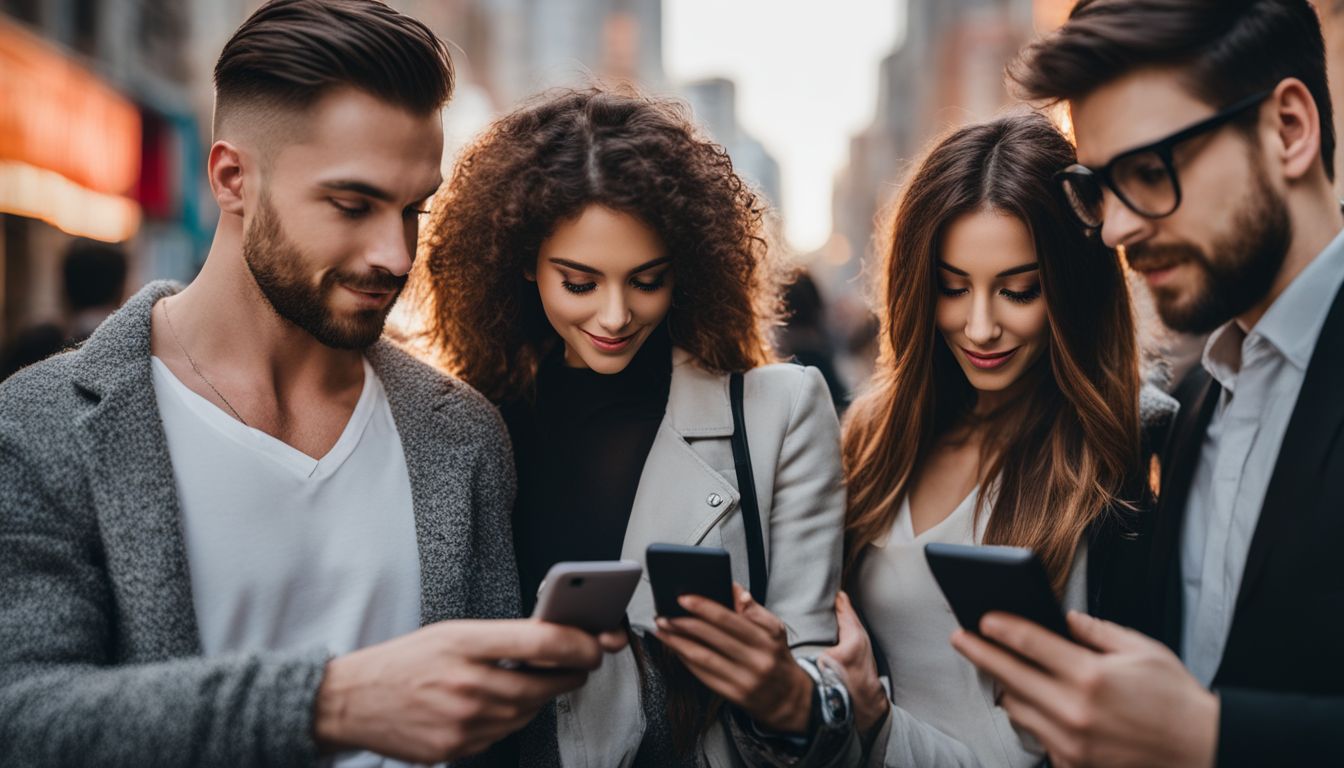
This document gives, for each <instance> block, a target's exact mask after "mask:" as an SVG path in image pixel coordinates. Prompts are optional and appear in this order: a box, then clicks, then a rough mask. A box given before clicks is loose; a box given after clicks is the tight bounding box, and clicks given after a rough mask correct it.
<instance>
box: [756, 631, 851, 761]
mask: <svg viewBox="0 0 1344 768" xmlns="http://www.w3.org/2000/svg"><path fill="white" fill-rule="evenodd" d="M794 661H796V662H798V666H800V667H802V668H803V671H804V672H805V673H807V676H808V677H809V678H811V679H812V708H811V712H810V714H809V715H808V721H807V730H806V732H804V733H802V734H782V733H767V732H765V731H763V730H762V729H761V728H759V727H757V726H756V724H755V723H753V722H751V721H750V718H748V717H746V715H745V713H743V712H741V710H740V709H738V708H737V707H732V708H731V709H730V711H731V712H732V713H733V717H732V721H733V723H734V725H735V726H736V727H737V729H738V730H741V731H744V732H747V733H750V734H751V735H752V737H753V738H752V739H751V740H749V741H748V742H746V743H744V744H739V749H741V750H742V751H743V752H744V755H743V756H744V757H748V759H747V763H748V764H749V765H774V766H791V765H797V764H798V763H800V762H801V761H803V759H804V758H805V757H806V756H808V755H813V754H822V755H831V754H835V753H837V752H838V751H839V750H840V749H841V748H842V747H843V746H844V745H845V742H846V741H847V740H848V739H849V735H850V730H851V727H850V726H851V724H852V723H853V719H854V715H853V709H852V707H851V706H850V699H849V689H848V688H847V687H845V680H844V671H843V670H840V669H838V667H837V666H836V665H835V662H834V661H831V659H830V658H828V657H826V656H821V657H811V658H808V657H795V659H794ZM748 753H749V754H748Z"/></svg>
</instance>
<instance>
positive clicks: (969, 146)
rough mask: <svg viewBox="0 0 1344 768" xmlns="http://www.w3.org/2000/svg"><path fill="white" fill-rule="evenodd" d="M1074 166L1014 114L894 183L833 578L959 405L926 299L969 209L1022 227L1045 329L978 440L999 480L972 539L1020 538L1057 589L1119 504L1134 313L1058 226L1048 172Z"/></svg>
mask: <svg viewBox="0 0 1344 768" xmlns="http://www.w3.org/2000/svg"><path fill="white" fill-rule="evenodd" d="M1073 162H1075V160H1074V151H1073V147H1072V146H1070V144H1069V142H1068V141H1067V140H1066V139H1065V138H1064V137H1063V136H1062V135H1061V134H1060V133H1059V132H1058V131H1057V130H1056V129H1055V128H1054V126H1053V125H1051V124H1050V122H1049V121H1048V120H1047V119H1046V118H1045V117H1043V116H1041V115H1039V114H1034V113H1033V114H1028V115H1015V116H1010V117H1004V118H1001V119H998V120H995V121H993V122H990V123H986V124H981V125H974V126H970V127H966V128H962V129H960V130H957V131H955V132H954V133H952V134H950V135H949V136H947V137H945V138H943V139H942V140H941V141H939V142H938V143H937V144H936V145H935V146H934V147H933V149H932V150H931V151H930V152H929V154H928V155H927V157H925V159H924V160H923V162H922V163H921V164H920V165H919V167H918V168H917V169H916V170H915V172H914V174H913V175H912V176H911V178H910V180H909V181H908V183H907V184H906V185H905V188H904V190H903V192H902V194H901V196H900V199H899V201H898V203H897V205H896V207H895V215H894V219H893V221H892V223H891V225H890V228H889V230H888V231H889V233H890V234H889V237H890V243H889V250H888V252H887V257H886V260H885V264H884V270H883V274H882V279H883V283H882V286H881V290H882V296H883V301H882V311H881V321H882V334H881V340H880V342H881V352H880V355H879V360H878V365H877V371H876V373H875V374H874V377H873V381H872V383H871V386H870V388H869V390H868V391H867V392H866V393H865V394H864V395H863V396H862V397H861V398H860V399H859V400H858V402H857V403H856V404H855V405H854V406H853V408H852V409H851V410H850V412H849V414H848V417H847V419H846V423H845V430H844V440H843V453H844V461H845V477H846V481H847V482H848V490H849V496H848V511H847V514H846V523H845V533H846V536H845V539H846V556H845V563H846V571H847V573H850V574H852V572H853V567H854V566H855V565H856V563H857V561H858V558H859V556H860V555H861V553H862V552H863V550H864V548H865V547H866V546H867V545H869V544H871V543H872V542H873V541H874V540H876V539H877V538H879V537H880V536H881V535H882V534H884V533H885V532H886V531H887V530H888V529H890V527H891V525H892V522H893V521H894V519H895V517H896V513H897V511H898V503H899V502H900V500H901V498H902V497H903V496H904V495H905V494H906V493H908V492H909V490H910V486H911V480H912V478H913V476H914V473H915V472H916V471H917V469H918V467H919V465H920V462H921V461H922V459H923V458H924V457H925V456H927V455H928V453H929V451H930V449H931V448H932V447H933V445H934V444H935V443H936V442H937V440H938V439H939V438H940V437H941V436H943V435H945V434H947V433H948V432H949V431H950V430H952V429H953V428H955V427H957V426H959V425H963V424H965V423H966V420H967V418H968V416H969V414H970V411H971V407H972V406H973V405H974V402H975V391H974V389H972V387H971V386H970V383H969V382H968V381H967V379H966V377H965V375H964V374H963V373H962V371H961V369H960V367H959V366H958V364H957V362H956V360H955V358H953V356H952V352H951V350H949V349H948V347H947V343H946V342H945V341H944V340H943V338H942V335H941V334H940V333H939V332H938V330H937V328H936V326H935V323H934V309H935V301H936V300H935V295H936V290H937V283H936V280H937V275H936V267H935V264H936V261H937V259H938V255H939V252H940V250H941V248H942V238H943V236H944V235H945V233H946V230H947V228H948V226H949V225H950V224H951V223H952V222H953V221H955V220H956V219H958V218H959V217H961V216H963V215H966V214H969V213H974V212H977V211H985V210H989V211H994V212H996V213H1000V214H1004V215H1010V216H1013V217H1016V218H1017V219H1018V220H1020V221H1021V222H1022V223H1023V224H1025V225H1026V227H1027V230H1028V231H1029V232H1030V233H1031V237H1032V242H1033V243H1034V245H1035V250H1036V258H1037V260H1038V261H1039V263H1040V276H1041V287H1042V293H1043V295H1044V297H1045V302H1046V314H1047V317H1048V325H1047V327H1048V333H1049V342H1048V349H1049V351H1048V353H1047V354H1045V355H1042V356H1041V359H1040V360H1039V361H1038V362H1037V364H1036V365H1035V366H1033V368H1032V369H1031V370H1030V371H1028V372H1027V373H1025V374H1024V375H1026V376H1031V377H1033V379H1034V381H1031V382H1027V383H1028V384H1029V385H1030V386H1027V387H1024V388H1023V389H1024V394H1023V395H1022V396H1021V397H1019V398H1017V399H1016V400H1015V401H1014V402H1013V403H1012V404H1011V405H1010V406H1009V411H1008V413H1007V414H1005V415H1001V417H1000V420H999V421H997V423H996V425H997V426H998V427H999V428H1000V429H999V430H997V432H998V433H997V434H988V435H987V436H986V441H987V442H986V446H987V449H988V450H987V456H988V457H989V459H988V463H989V467H988V470H987V471H986V472H985V473H984V475H983V477H985V478H999V486H998V497H997V499H996V501H995V502H994V508H993V510H992V514H991V516H990V518H989V522H988V525H987V527H986V530H985V542H986V543H992V544H1011V545H1016V546H1023V547H1029V548H1031V549H1032V550H1034V551H1035V552H1036V553H1037V554H1038V555H1039V556H1040V558H1041V560H1042V562H1043V563H1044V564H1045V567H1046V571H1047V573H1049V575H1050V578H1051V583H1052V585H1053V586H1054V588H1055V590H1056V591H1057V592H1061V593H1062V590H1063V587H1064V584H1065V582H1066V581H1067V578H1068V574H1069V569H1070V567H1071V565H1072V562H1073V556H1074V552H1075V550H1076V547H1077V544H1078V541H1079V540H1080V538H1081V537H1082V535H1083V533H1084V531H1085V530H1086V529H1087V527H1088V525H1089V524H1091V523H1092V522H1093V521H1094V520H1095V519H1097V517H1098V516H1099V515H1101V514H1104V512H1105V510H1107V509H1108V508H1119V507H1123V506H1124V499H1123V494H1124V493H1125V492H1126V490H1127V487H1128V483H1129V482H1131V481H1132V479H1133V478H1134V477H1136V476H1138V475H1141V471H1140V469H1141V468H1140V460H1139V415H1138V401H1139V374H1138V352H1137V342H1136V340H1135V330H1134V318H1133V314H1132V311H1131V308H1130V299H1129V293H1128V290H1127V287H1126V283H1125V280H1124V274H1123V271H1122V268H1121V266H1120V263H1119V260H1118V258H1117V257H1116V255H1115V254H1114V252H1112V251H1110V250H1108V249H1106V248H1105V247H1104V246H1103V245H1102V244H1101V243H1100V242H1099V240H1098V239H1097V238H1095V237H1089V236H1087V235H1085V234H1084V233H1083V231H1082V230H1081V229H1080V228H1079V227H1078V226H1077V225H1076V224H1075V223H1074V222H1073V220H1072V219H1071V218H1070V215H1069V211H1068V209H1067V204H1066V203H1065V202H1064V200H1063V199H1062V198H1061V195H1060V193H1059V191H1058V189H1057V187H1056V184H1055V183H1054V181H1053V175H1054V173H1055V172H1056V171H1058V170H1059V169H1061V168H1064V167H1065V166H1068V165H1070V164H1071V163H1073ZM993 426H995V425H990V428H988V430H987V431H989V432H991V433H993V432H995V430H994V429H993ZM982 487H983V486H982Z"/></svg>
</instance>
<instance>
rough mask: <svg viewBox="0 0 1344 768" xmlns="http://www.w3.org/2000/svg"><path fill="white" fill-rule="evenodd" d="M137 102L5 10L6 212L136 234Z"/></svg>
mask: <svg viewBox="0 0 1344 768" xmlns="http://www.w3.org/2000/svg"><path fill="white" fill-rule="evenodd" d="M139 173H140V113H139V110H137V109H136V106H135V105H134V104H133V103H131V102H130V101H129V100H127V99H126V98H124V97H123V96H121V95H120V94H119V93H117V92H116V91H115V90H113V89H112V88H111V87H109V86H108V85H106V84H105V83H103V82H102V81H101V80H100V79H99V78H98V77H97V76H96V75H94V74H93V73H92V72H90V71H89V70H87V69H85V68H84V67H83V66H81V65H80V64H79V63H77V62H76V61H74V60H72V59H70V58H69V57H68V56H67V55H65V54H64V53H63V52H62V51H61V50H60V49H58V48H56V47H54V46H52V45H50V44H49V43H47V42H45V41H43V40H42V39H41V38H39V37H37V36H36V35H34V34H32V33H31V32H28V31H27V30H25V29H24V28H22V27H20V26H18V25H17V24H15V23H13V22H10V21H7V20H5V19H4V18H3V17H2V16H0V211H9V212H11V213H18V214H21V215H25V216H32V217H35V218H40V219H44V220H46V221H49V222H51V223H53V224H55V225H56V226H59V227H61V228H62V229H65V230H66V231H70V232H73V233H75V234H86V235H88V236H91V237H99V238H101V239H109V240H110V239H122V238H124V237H128V236H130V234H131V233H133V232H134V230H135V228H136V226H137V225H138V222H139V207H138V206H137V205H136V204H135V203H134V201H132V200H130V199H128V198H127V197H126V195H127V194H128V193H129V192H131V190H132V188H133V187H134V186H135V182H136V178H137V176H138V175H139Z"/></svg>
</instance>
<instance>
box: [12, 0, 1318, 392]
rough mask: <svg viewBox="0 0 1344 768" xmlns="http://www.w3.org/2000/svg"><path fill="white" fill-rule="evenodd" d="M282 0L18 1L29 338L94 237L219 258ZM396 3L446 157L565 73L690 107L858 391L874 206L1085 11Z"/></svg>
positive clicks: (152, 270)
mask: <svg viewBox="0 0 1344 768" xmlns="http://www.w3.org/2000/svg"><path fill="white" fill-rule="evenodd" d="M259 4H260V2H259V0H0V94H2V97H0V341H2V342H3V343H4V346H5V348H6V349H7V350H11V351H12V350H13V347H14V345H15V343H16V340H19V341H20V342H24V343H30V342H31V343H37V344H38V346H39V347H41V345H42V344H43V343H54V342H51V341H50V340H48V341H47V342H43V341H42V339H43V338H49V339H50V338H56V339H59V338H64V339H66V340H74V339H77V338H78V337H79V335H80V333H86V332H87V329H81V328H76V327H75V326H76V325H77V324H78V321H77V320H76V317H75V316H76V315H78V314H80V313H81V312H82V311H84V310H87V309H89V307H86V306H81V305H79V303H78V301H72V299H71V297H70V295H69V294H70V290H71V289H70V288H69V287H68V282H69V279H68V276H67V272H68V271H69V270H67V269H66V268H65V266H64V264H65V261H66V258H65V257H66V254H67V251H68V250H69V249H70V246H71V243H72V242H74V241H75V239H76V238H88V239H91V240H94V241H99V242H102V243H111V244H116V246H117V248H119V249H120V250H121V251H122V252H124V254H125V258H126V266H125V268H124V270H123V271H124V274H125V278H124V284H121V285H115V286H112V287H111V288H110V290H112V291H113V292H114V293H115V294H117V295H120V296H123V297H124V296H127V295H129V294H130V293H132V292H134V290H135V289H136V288H138V287H139V286H140V285H143V284H144V283H146V282H148V281H150V280H152V279H158V278H171V279H176V280H180V281H189V280H190V279H191V278H192V276H193V275H194V274H195V273H196V271H197V270H198V269H199V267H200V264H201V261H202V260H203V259H204V257H205V253H206V250H207V248H208V246H209V243H210V238H211V236H212V233H213V230H214V224H215V221H216V218H217V215H218V212H217V209H216V207H215V204H214V201H213V200H212V199H211V197H210V195H209V188H208V185H207V183H206V180H205V177H204V168H205V158H206V153H207V151H208V149H209V146H210V122H211V108H212V87H211V68H212V66H213V64H214V61H215V59H216V57H217V56H218V54H219V51H220V49H221V47H222V46H223V43H224V42H225V40H226V39H227V36H228V35H229V34H230V33H231V32H232V30H233V29H234V28H235V27H236V26H237V25H238V24H239V23H240V22H241V21H242V20H243V19H244V18H245V17H246V16H247V15H248V14H249V13H250V12H252V11H253V10H255V8H256V7H257V6H258V5H259ZM391 5H393V6H394V7H396V8H397V9H399V10H401V11H404V12H406V13H409V14H411V15H414V16H416V17H418V18H420V19H422V20H424V21H425V22H426V23H427V24H428V25H429V26H430V27H431V28H433V29H434V30H435V31H436V32H437V33H438V34H439V35H440V36H441V37H443V38H444V39H445V40H447V41H449V42H450V44H451V47H452V50H453V55H454V63H455V66H456V68H457V77H458V80H457V90H456V95H455V96H454V98H453V100H452V101H451V103H450V104H449V106H448V107H447V109H446V110H445V113H444V121H445V127H446V131H447V138H448V142H447V144H448V145H447V147H446V148H445V154H444V166H445V173H446V170H447V169H448V168H450V167H451V165H452V161H453V157H454V155H455V152H456V150H457V149H458V148H460V147H461V146H462V145H463V143H464V142H466V141H468V140H469V139H470V138H471V136H472V135H473V134H474V133H476V132H477V131H478V130H480V129H481V128H482V127H483V126H484V125H486V124H487V123H488V122H489V120H490V119H492V118H493V117H495V116H497V115H499V114H501V113H503V112H505V111H507V110H509V109H510V108H511V107H513V106H514V105H516V104H518V103H520V102H521V101H522V100H524V99H526V98H527V97H528V96H529V95H531V94H534V93H537V92H539V91H541V90H543V89H544V88H547V87H550V86H557V85H566V84H582V83H584V82H590V81H592V80H600V81H603V82H631V83H634V84H637V85H638V86H639V87H641V88H643V89H646V90H648V91H650V92H656V93H672V94H676V95H679V96H680V97H682V98H684V99H686V100H687V101H688V102H689V103H690V105H691V106H692V108H693V109H694V113H695V115H696V117H697V119H698V121H699V122H700V123H701V125H702V126H703V127H704V129H705V130H706V131H708V132H709V133H710V134H711V135H712V136H713V137H714V138H715V139H716V140H717V141H719V142H720V143H722V144H723V145H724V146H725V147H726V148H727V150H728V152H729V153H730V155H731V157H732V159H733V161H734V165H735V166H736V167H737V168H738V170H739V171H740V172H741V173H742V175H743V176H744V177H746V178H747V179H748V180H750V181H751V182H752V183H753V184H755V185H757V187H758V188H759V189H760V191H761V192H763V193H764V196H765V197H766V198H767V199H768V200H769V201H770V202H771V204H772V205H773V206H774V207H775V209H776V212H777V213H778V217H779V223H780V228H779V231H778V234H779V238H778V239H779V241H780V243H781V245H782V246H784V247H787V248H788V249H789V251H790V254H791V257H792V258H793V259H794V260H795V261H796V263H798V264H799V265H800V266H803V267H805V268H806V269H807V270H808V272H809V273H810V275H811V277H812V280H813V283H814V285H815V291H814V292H813V293H814V294H815V298H816V300H817V301H818V302H819V303H820V311H819V312H818V313H817V316H818V318H819V321H818V322H819V324H820V325H819V330H818V331H816V332H815V333H812V334H811V336H810V338H813V339H819V340H820V341H819V342H818V343H820V344H821V346H822V347H824V348H827V349H829V350H833V351H834V352H835V353H837V354H838V356H839V360H838V365H837V370H838V371H839V378H840V380H841V381H842V382H843V383H842V384H841V386H842V387H843V388H846V389H851V388H853V387H854V386H855V385H856V384H858V383H860V382H862V381H863V380H864V379H865V377H866V373H867V361H868V360H870V359H871V357H872V354H873V348H872V342H873V337H874V326H873V324H872V320H871V314H870V312H869V310H868V305H867V299H866V290H867V287H868V286H867V276H866V273H865V271H864V265H865V263H867V262H868V260H869V257H870V256H871V254H872V253H873V251H874V248H875V247H881V246H880V244H879V243H875V242H874V231H875V228H874V221H875V219H876V218H877V217H879V216H880V215H881V212H882V210H883V207H884V206H885V205H886V204H888V203H889V202H890V201H891V199H892V198H893V195H894V193H895V191H896V190H897V189H898V188H899V185H900V182H901V179H902V175H903V173H904V172H905V170H906V168H907V167H908V166H909V164H910V163H911V162H912V161H913V160H914V159H915V158H917V157H918V155H919V153H920V150H921V147H923V146H924V145H925V144H926V142H928V141H929V139H931V138H932V137H934V136H936V135H938V134H939V133H941V132H943V131H945V130H947V129H949V128H953V127H956V126H958V125H961V124H964V123H966V122H970V121H974V120H980V119H984V118H986V117H989V116H991V115H994V114H996V113H998V112H1000V111H1002V110H1004V109H1010V108H1012V99H1011V97H1010V95H1009V93H1008V91H1007V89H1006V88H1005V86H1004V82H1003V69H1004V65H1005V63H1006V62H1007V61H1008V60H1009V59H1010V58H1011V57H1012V55H1013V54H1014V52H1016V51H1017V50H1018V48H1019V47H1020V46H1021V45H1022V44H1023V43H1025V42H1026V41H1028V40H1029V39H1031V38H1032V37H1033V36H1035V35H1036V34H1039V33H1042V32H1045V31H1048V30H1050V29H1052V28H1054V27H1055V26H1057V25H1058V24H1059V23H1061V22H1062V20H1063V19H1064V18H1065V16H1066V15H1067V13H1068V10H1069V8H1070V6H1071V3H1069V2H1068V0H937V1H936V2H935V0H866V2H857V1H856V2H839V3H835V4H833V6H834V7H833V8H829V9H828V10H827V11H826V12H824V13H822V12H821V11H820V10H819V8H820V4H814V3H808V2H801V1H799V2H782V3H767V2H757V1H756V0H727V1H726V2H709V1H708V0H392V2H391ZM814 6H815V7H814ZM1320 10H1321V11H1322V18H1323V21H1324V22H1325V31H1326V37H1327V46H1328V48H1329V51H1330V57H1331V61H1332V63H1335V62H1338V61H1340V60H1341V59H1344V41H1341V33H1340V29H1341V26H1342V25H1344V21H1342V20H1344V3H1339V2H1331V3H1326V4H1323V7H1321V9H1320ZM823 17H824V18H823ZM875 21H876V22H880V23H875ZM870 60H871V61H870ZM865 62H868V63H865ZM842 66H843V67H846V68H848V69H849V70H852V71H847V70H842V69H839V68H840V67H842ZM734 70H736V71H734ZM807 73H812V74H815V77H812V78H810V79H809V78H808V77H806V76H805V75H806V74H807ZM1337 84H1338V78H1336V86H1337ZM1337 90H1338V86H1337ZM828 97H834V99H835V101H833V102H827V101H826V99H827V98H828ZM1336 104H1337V105H1338V96H1336ZM1061 119H1064V118H1063V116H1061ZM790 128H792V129H793V132H792V133H790V130H789V129H790ZM110 274H113V275H115V274H117V273H116V270H115V269H114V270H113V271H112V272H111V273H110ZM100 301H101V299H100ZM113 306H114V305H113ZM108 309H110V307H109V308H108ZM85 314H87V312H86V313H85ZM34 328H37V329H39V330H40V333H39V334H38V335H37V336H36V337H31V336H32V335H31V334H28V332H29V331H30V330H32V329H34ZM41 333H45V334H46V335H47V336H46V337H43V336H42V335H41ZM25 334H28V336H29V337H31V338H21V337H25ZM34 338H36V341H35V342H34V341H33V339H34ZM782 343H787V340H785V341H784V342H782Z"/></svg>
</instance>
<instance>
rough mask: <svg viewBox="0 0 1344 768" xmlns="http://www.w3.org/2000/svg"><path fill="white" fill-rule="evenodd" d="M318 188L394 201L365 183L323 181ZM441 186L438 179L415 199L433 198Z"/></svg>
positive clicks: (379, 188)
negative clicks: (431, 187)
mask: <svg viewBox="0 0 1344 768" xmlns="http://www.w3.org/2000/svg"><path fill="white" fill-rule="evenodd" d="M318 186H320V187H322V188H323V189H330V190H333V191H335V192H354V193H355V194H357V195H363V196H365V197H371V198H373V199H374V200H381V201H383V202H385V203H390V202H393V200H394V199H395V198H394V197H393V195H392V193H391V192H388V191H387V190H385V189H383V188H382V187H376V186H374V185H372V184H369V183H368V182H365V181H355V180H353V179H337V180H335V181H324V182H322V183H320V184H318ZM441 186H443V180H442V179H440V180H439V182H438V183H437V184H435V185H434V188H433V189H431V190H429V191H428V192H426V193H425V194H423V195H421V196H419V197H417V198H415V199H416V200H425V199H427V198H430V197H433V196H434V193H435V192H438V191H439V187H441Z"/></svg>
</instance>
